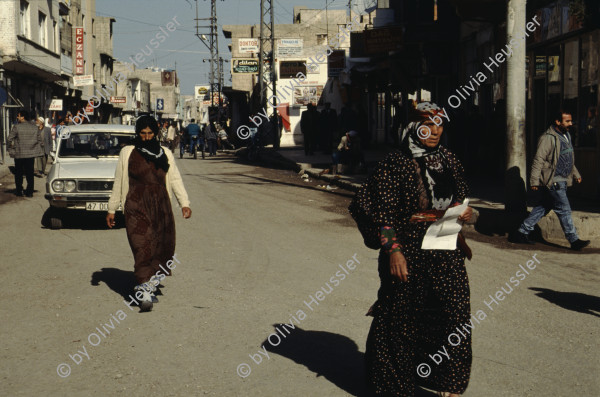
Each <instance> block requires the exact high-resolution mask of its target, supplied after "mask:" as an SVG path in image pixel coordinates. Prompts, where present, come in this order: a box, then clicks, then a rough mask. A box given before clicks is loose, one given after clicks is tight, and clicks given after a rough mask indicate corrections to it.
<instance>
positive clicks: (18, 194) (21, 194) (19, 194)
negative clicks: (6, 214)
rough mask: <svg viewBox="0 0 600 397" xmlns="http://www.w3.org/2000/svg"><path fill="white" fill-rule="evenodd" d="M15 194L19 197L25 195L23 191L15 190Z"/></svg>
mask: <svg viewBox="0 0 600 397" xmlns="http://www.w3.org/2000/svg"><path fill="white" fill-rule="evenodd" d="M15 196H17V197H23V196H25V195H24V194H23V192H15Z"/></svg>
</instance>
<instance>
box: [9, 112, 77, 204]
mask: <svg viewBox="0 0 600 397" xmlns="http://www.w3.org/2000/svg"><path fill="white" fill-rule="evenodd" d="M68 120H70V118H69V115H67V117H65V118H63V117H61V116H58V117H57V118H56V119H55V123H53V124H52V125H49V124H48V121H49V120H46V119H44V118H43V117H36V115H35V113H34V112H29V111H26V110H19V111H18V112H17V122H16V124H15V125H14V126H13V127H12V128H11V130H10V133H9V135H8V142H7V144H8V154H9V156H10V157H12V158H13V159H14V162H15V166H14V169H13V170H12V172H13V173H14V175H15V186H16V188H15V194H16V195H17V196H27V197H33V192H34V176H37V177H39V178H42V177H44V176H45V175H47V173H46V168H47V165H48V158H49V157H50V156H51V155H52V153H53V152H54V151H55V150H56V134H57V128H58V126H59V125H65V124H66V123H67V121H68ZM23 178H25V180H26V181H27V186H26V187H25V189H23Z"/></svg>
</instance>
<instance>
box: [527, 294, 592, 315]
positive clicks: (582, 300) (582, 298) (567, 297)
mask: <svg viewBox="0 0 600 397" xmlns="http://www.w3.org/2000/svg"><path fill="white" fill-rule="evenodd" d="M529 289H530V290H532V291H538V292H536V294H535V295H536V296H539V297H540V298H543V299H546V300H547V301H548V302H550V303H554V304H555V305H557V306H560V307H562V308H563V309H567V310H572V311H574V312H579V313H583V314H591V315H592V316H596V317H600V298H599V297H597V296H592V295H587V294H582V293H579V292H560V291H554V290H551V289H547V288H533V287H531V288H529Z"/></svg>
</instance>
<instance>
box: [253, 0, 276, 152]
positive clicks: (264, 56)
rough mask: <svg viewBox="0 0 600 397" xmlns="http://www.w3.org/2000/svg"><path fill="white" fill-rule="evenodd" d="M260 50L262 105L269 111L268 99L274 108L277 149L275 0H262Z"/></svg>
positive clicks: (259, 68) (259, 75) (259, 65)
mask: <svg viewBox="0 0 600 397" xmlns="http://www.w3.org/2000/svg"><path fill="white" fill-rule="evenodd" d="M259 42H260V48H259V54H258V81H259V84H260V105H259V107H261V108H263V109H267V102H268V101H267V98H269V91H271V96H270V99H272V102H269V104H270V105H274V106H272V108H271V109H272V112H271V115H272V116H273V127H274V129H275V135H276V138H275V139H274V141H275V143H274V146H275V147H279V117H278V116H277V105H279V103H277V102H278V101H277V82H276V80H277V76H276V73H275V17H274V11H273V0H260V40H259Z"/></svg>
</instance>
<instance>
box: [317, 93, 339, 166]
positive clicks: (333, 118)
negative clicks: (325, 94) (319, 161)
mask: <svg viewBox="0 0 600 397" xmlns="http://www.w3.org/2000/svg"><path fill="white" fill-rule="evenodd" d="M320 124H321V148H322V149H323V153H324V154H330V153H331V149H332V147H333V145H334V144H335V139H337V113H336V111H335V110H334V109H332V108H331V103H329V102H325V108H324V109H323V110H321V122H320Z"/></svg>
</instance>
